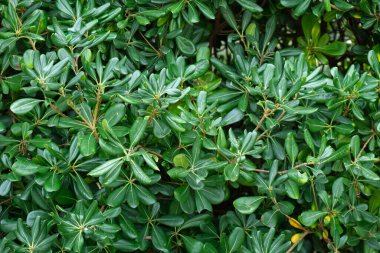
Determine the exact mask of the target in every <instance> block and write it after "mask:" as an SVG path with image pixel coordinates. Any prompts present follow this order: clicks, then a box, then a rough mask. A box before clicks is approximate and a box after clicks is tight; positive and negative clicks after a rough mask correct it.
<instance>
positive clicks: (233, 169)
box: [224, 164, 240, 182]
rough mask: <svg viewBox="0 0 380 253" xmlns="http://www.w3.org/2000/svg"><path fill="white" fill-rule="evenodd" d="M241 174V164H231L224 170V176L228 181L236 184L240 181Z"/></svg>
mask: <svg viewBox="0 0 380 253" xmlns="http://www.w3.org/2000/svg"><path fill="white" fill-rule="evenodd" d="M239 174H240V166H239V164H229V165H227V166H226V167H225V168H224V176H225V178H226V180H230V181H232V182H235V181H236V180H238V178H239Z"/></svg>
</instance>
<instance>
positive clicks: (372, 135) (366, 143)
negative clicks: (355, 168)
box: [355, 131, 376, 162]
mask: <svg viewBox="0 0 380 253" xmlns="http://www.w3.org/2000/svg"><path fill="white" fill-rule="evenodd" d="M375 136H376V132H375V131H373V132H372V134H371V136H370V137H369V138H368V140H367V141H366V142H365V143H364V145H363V147H362V149H361V150H360V151H359V154H358V155H357V156H356V158H355V162H356V161H357V160H358V159H359V158H360V156H361V155H362V153H363V151H364V149H365V148H366V147H367V145H368V143H369V142H370V141H371V140H372V138H373V137H375Z"/></svg>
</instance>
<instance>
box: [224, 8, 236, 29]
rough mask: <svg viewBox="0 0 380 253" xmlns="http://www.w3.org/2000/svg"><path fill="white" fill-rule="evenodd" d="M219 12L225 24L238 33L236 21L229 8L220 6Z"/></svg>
mask: <svg viewBox="0 0 380 253" xmlns="http://www.w3.org/2000/svg"><path fill="white" fill-rule="evenodd" d="M220 11H221V12H222V15H223V17H224V19H225V20H226V22H227V23H228V24H229V25H230V26H231V27H232V28H233V29H234V30H235V31H238V26H237V23H236V19H235V16H234V14H233V13H232V11H231V9H230V7H228V5H226V6H222V7H221V8H220Z"/></svg>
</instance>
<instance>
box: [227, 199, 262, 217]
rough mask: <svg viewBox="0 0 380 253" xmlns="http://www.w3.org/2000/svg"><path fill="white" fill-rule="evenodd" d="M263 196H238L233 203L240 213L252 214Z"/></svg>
mask: <svg viewBox="0 0 380 253" xmlns="http://www.w3.org/2000/svg"><path fill="white" fill-rule="evenodd" d="M265 198H266V197H265V196H256V197H240V198H238V199H236V200H235V201H234V202H233V204H234V207H235V208H236V210H238V211H239V212H240V213H242V214H252V213H253V212H255V210H256V209H257V208H258V207H259V206H260V204H261V202H263V200H264V199H265Z"/></svg>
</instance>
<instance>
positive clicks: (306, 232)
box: [286, 231, 310, 253]
mask: <svg viewBox="0 0 380 253" xmlns="http://www.w3.org/2000/svg"><path fill="white" fill-rule="evenodd" d="M308 234H310V232H309V231H305V232H303V234H302V236H301V237H300V238H299V239H298V241H296V242H295V243H294V244H293V245H292V247H290V248H289V249H288V251H286V253H291V252H293V250H294V249H295V248H296V247H297V245H298V244H299V243H300V242H302V240H303V239H304V238H305V237H306V236H307V235H308Z"/></svg>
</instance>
